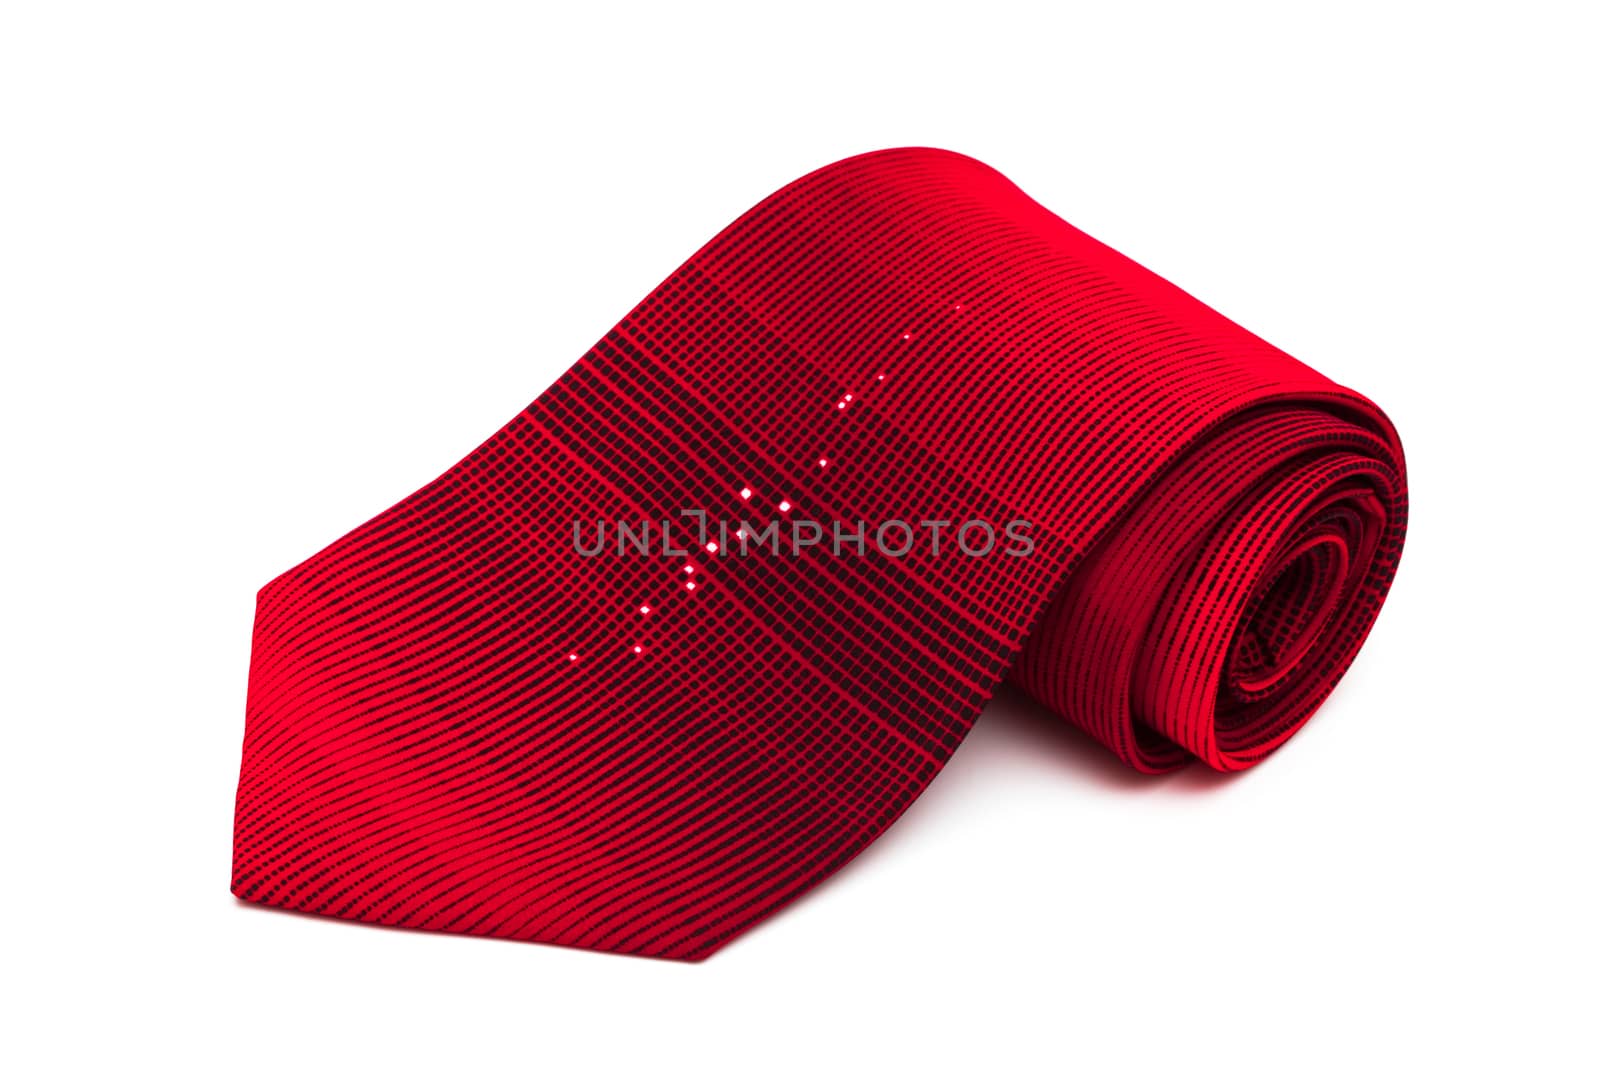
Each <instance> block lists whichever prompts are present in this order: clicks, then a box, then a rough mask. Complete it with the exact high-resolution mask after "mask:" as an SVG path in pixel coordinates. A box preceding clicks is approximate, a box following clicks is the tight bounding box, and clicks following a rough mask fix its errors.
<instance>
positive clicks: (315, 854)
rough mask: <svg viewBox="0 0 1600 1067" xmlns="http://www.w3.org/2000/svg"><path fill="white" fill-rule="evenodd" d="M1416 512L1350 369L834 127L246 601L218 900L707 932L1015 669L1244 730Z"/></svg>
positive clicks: (1386, 428) (1189, 733)
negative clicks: (527, 390) (250, 631)
mask: <svg viewBox="0 0 1600 1067" xmlns="http://www.w3.org/2000/svg"><path fill="white" fill-rule="evenodd" d="M1405 518H1406V485H1405V473H1404V461H1403V458H1402V454H1401V447H1400V442H1399V439H1398V437H1397V435H1396V433H1395V431H1394V429H1393V427H1392V426H1391V425H1390V423H1389V421H1388V419H1387V418H1386V417H1385V416H1384V414H1383V413H1382V412H1381V411H1380V410H1379V409H1378V408H1377V407H1376V406H1375V405H1374V404H1373V403H1372V402H1370V401H1369V400H1367V399H1366V398H1364V397H1363V396H1361V395H1360V394H1357V393H1355V392H1352V391H1351V390H1349V389H1347V388H1344V387H1342V386H1340V385H1337V384H1335V383H1334V382H1332V381H1330V380H1328V379H1327V378H1325V377H1323V376H1322V375H1320V374H1318V373H1317V372H1316V371H1313V370H1311V369H1310V368H1308V367H1306V366H1304V365H1303V364H1301V363H1299V362H1297V361H1296V360H1294V359H1293V358H1291V357H1289V356H1288V355H1286V354H1284V353H1283V352H1281V351H1279V350H1278V349H1276V348H1274V347H1273V346H1271V345H1270V344H1267V343H1266V342H1264V341H1262V340H1261V339H1259V338H1257V337H1255V336H1254V335H1252V334H1250V333H1249V332H1247V331H1246V330H1244V329H1243V328H1241V327H1239V326H1238V325H1236V324H1234V323H1233V322H1231V321H1229V320H1228V319H1226V318H1224V317H1223V316H1222V315H1220V314H1218V313H1217V312H1215V311H1212V310H1211V309H1210V308H1208V307H1206V306H1205V305H1203V304H1201V303H1200V302H1199V301H1197V300H1195V299H1194V298H1193V297H1191V296H1189V295H1188V294H1186V293H1184V292H1183V291H1182V290H1180V289H1178V288H1176V287H1175V286H1173V285H1171V284H1169V283H1168V282H1166V281H1163V280H1162V279H1161V278H1159V277H1157V276H1155V275H1154V274H1152V273H1150V272H1149V271H1147V270H1145V269H1143V268H1142V267H1140V266H1138V265H1137V264H1135V263H1133V262H1132V261H1131V260H1129V259H1127V258H1125V257H1123V256H1121V255H1119V254H1118V253H1116V252H1114V251H1112V250H1111V249H1109V248H1107V247H1105V246H1104V245H1102V244H1100V243H1099V242H1097V241H1095V240H1093V239H1092V238H1090V237H1088V236H1086V235H1085V234H1083V233H1082V232H1080V231H1078V230H1077V229H1074V228H1073V227H1072V226H1070V225H1068V224H1067V223H1065V222H1063V221H1062V220H1061V219H1059V218H1057V217H1056V216H1055V215H1053V214H1051V213H1050V212H1048V211H1046V210H1045V209H1044V208H1042V207H1040V206H1039V205H1038V204H1036V203H1035V202H1033V201H1032V200H1031V199H1029V198H1028V197H1027V196H1026V195H1024V194H1023V193H1022V192H1021V191H1020V190H1019V189H1018V188H1017V187H1016V186H1014V185H1013V184H1012V183H1011V182H1010V181H1008V180H1007V179H1006V178H1004V177H1003V176H1001V175H1000V174H999V173H997V172H996V171H995V170H993V169H991V168H990V167H988V166H986V165H984V164H982V163H979V162H977V161H975V160H973V159H970V158H967V157H965V156H961V155H958V154H955V153H951V152H946V151H941V150H935V149H925V148H907V149H891V150H886V151H881V152H873V153H869V154H867V155H863V156H857V157H854V158H851V159H847V160H844V161H842V162H839V163H835V164H833V165H831V166H827V167H824V168H822V169H821V170H818V171H815V172H814V173H812V174H809V175H807V176H806V177H804V178H801V179H799V180H798V181H796V182H794V183H792V184H791V185H789V186H787V187H785V188H784V189H782V190H780V191H779V192H777V193H775V194H774V195H772V196H771V197H769V198H768V199H766V200H765V201H763V202H762V203H761V204H759V205H758V206H756V207H755V208H753V209H752V210H750V211H749V212H748V213H746V214H745V215H744V216H743V217H741V218H740V219H739V220H738V221H736V222H735V223H733V224H732V225H731V226H729V227H728V228H727V229H726V230H724V231H723V232H722V233H721V234H719V235H718V236H717V237H715V238H714V239H713V240H712V241H711V242H710V243H709V244H707V245H706V246H705V247H704V248H702V249H701V250H700V251H699V252H697V253H696V254H695V255H694V256H693V257H692V258H690V259H689V261H688V262H686V263H685V264H684V265H683V266H682V267H680V268H679V269H678V270H677V271H676V272H674V273H673V274H672V276H671V277H670V278H668V279H667V280H666V281H665V282H663V283H662V284H661V285H660V286H659V287H658V288H657V289H656V290H655V291H654V292H652V293H651V294H650V295H649V296H648V297H646V298H645V300H644V301H643V302H642V303H640V304H639V305H638V307H636V308H635V309H634V310H633V311H632V312H631V313H630V314H629V315H628V316H627V317H626V318H625V319H624V320H623V321H622V322H620V323H618V324H617V325H616V326H615V327H614V328H613V329H612V330H611V331H610V332H609V333H607V334H606V335H605V337H604V338H603V339H602V340H601V341H600V342H599V343H598V344H596V345H595V346H594V347H593V349H591V350H590V351H589V352H588V353H587V354H586V355H584V356H583V358H582V359H580V360H579V361H578V362H577V363H576V364H575V365H574V366H573V367H572V368H571V369H570V370H568V371H567V372H566V374H565V375H563V376H562V377H561V378H560V379H559V380H558V381H557V382H556V383H555V384H554V385H553V386H551V387H550V389H549V390H548V391H547V392H545V393H544V395H542V396H540V397H539V398H538V399H537V400H535V401H534V402H533V403H532V404H531V405H530V406H529V407H527V408H526V410H524V411H522V412H521V413H520V414H518V415H517V416H516V417H515V418H514V419H512V421H511V422H510V423H509V424H507V425H506V426H505V427H504V428H503V429H501V430H500V431H499V432H498V433H496V434H495V435H494V436H493V437H492V438H490V439H489V440H488V441H487V442H485V443H484V444H483V445H482V446H481V447H479V448H478V449H477V450H476V451H474V452H473V453H472V454H471V455H469V456H468V457H466V458H465V459H464V460H462V461H461V462H460V463H458V464H456V465H455V466H454V467H452V468H451V469H450V470H449V471H447V472H446V473H445V474H444V475H442V476H441V477H439V478H438V479H437V480H435V481H434V482H432V483H431V484H429V485H427V486H426V487H424V488H422V489H421V490H419V491H418V492H416V493H414V494H413V495H411V496H410V497H408V498H406V499H405V500H403V501H401V502H400V503H398V504H396V505H395V506H394V507H392V508H390V509H389V510H387V511H385V512H384V513H383V514H381V515H379V516H377V517H376V518H374V519H372V520H371V521H369V522H367V523H365V524H364V525H362V526H361V527H359V528H358V529H356V530H354V531H352V532H350V533H349V534H347V535H345V536H344V537H342V538H340V539H339V540H338V541H336V542H334V543H333V544H332V545H330V546H328V547H327V548H325V549H324V550H322V551H321V552H319V553H317V554H316V555H315V556H313V557H312V558H311V559H308V560H306V561H305V562H303V563H301V564H299V565H298V566H296V567H294V568H293V569H291V570H290V571H289V572H288V573H286V574H284V575H282V576H280V577H279V578H277V579H275V580H273V581H272V582H270V583H268V584H267V585H266V587H265V588H263V589H262V590H261V592H260V594H259V597H258V607H257V617H256V624H255V632H254V644H253V649H252V659H251V667H250V680H249V695H248V708H247V714H246V726H245V739H244V752H243V762H242V769H241V772H240V777H239V790H238V801H237V809H236V816H235V846H234V861H233V886H232V887H233V891H234V893H236V894H237V895H238V896H240V897H241V898H243V899H245V900H250V901H257V902H260V903H263V904H270V905H277V906H281V907H285V908H291V909H296V910H300V911H306V912H314V913H318V914H322V915H330V916H339V917H343V918H350V919H359V920H365V921H369V922H377V923H385V924H392V925H397V926H407V927H419V928H424V929H430V930H442V931H452V932H457V933H468V934H480V935H489V936H496V937H506V938H518V939H524V940H530V941H541V942H552V943H556V944H563V945H575V946H582V947H585V948H592V949H602V950H609V951H615V952H625V953H636V954H641V955H650V956H662V957H672V958H681V959H701V958H704V957H706V956H708V955H709V954H711V953H712V952H713V951H715V950H716V949H717V948H718V947H719V946H721V945H723V944H725V943H727V942H728V941H729V940H730V939H731V938H733V937H734V936H736V935H737V934H738V933H740V932H741V931H743V930H745V929H747V928H748V927H750V926H751V925H752V924H754V923H756V922H758V921H759V920H760V919H762V918H763V917H764V916H766V915H768V914H770V913H771V912H773V911H774V910H775V909H777V908H779V907H781V906H783V905H784V904H785V903H786V902H788V901H791V900H793V899H794V898H795V897H796V896H797V895H799V894H801V893H803V892H804V891H805V890H807V889H808V888H809V887H811V886H813V885H815V884H817V882H818V881H820V880H821V879H823V878H826V877H827V876H828V875H829V874H830V873H832V872H833V871H835V870H837V869H838V868H839V867H840V866H841V865H842V864H844V863H846V862H847V861H848V860H850V858H851V857H853V856H854V855H855V854H856V853H857V852H859V851H860V850H861V849H862V848H864V847H865V846H866V845H867V844H868V843H870V842H871V841H872V840H873V839H874V838H875V837H877V836H878V835H879V834H881V833H882V832H883V831H884V829H885V828H886V827H888V826H889V825H890V824H891V823H892V822H893V821H894V820H895V819H896V818H897V817H898V816H899V815H900V814H901V813H902V812H903V811H904V810H905V809H906V807H907V805H909V804H910V803H911V802H912V801H913V800H914V799H915V798H916V797H917V795H918V794H919V793H920V792H921V791H922V790H923V789H924V788H925V787H926V786H927V785H928V783H929V782H930V781H931V780H932V778H933V777H934V775H935V774H937V773H938V771H939V769H940V768H941V767H942V766H943V765H944V763H945V761H946V760H947V759H949V757H950V755H951V753H952V751H953V750H954V749H955V747H956V745H957V744H958V743H959V742H960V741H961V739H962V737H963V736H965V734H966V732H967V731H968V729H969V728H970V727H971V726H972V724H973V721H974V719H975V718H976V717H977V715H978V713H979V711H980V710H981V709H982V707H983V706H984V703H985V702H986V701H987V700H988V699H989V697H990V696H991V695H992V694H993V693H994V692H995V690H996V688H997V687H998V686H999V685H1000V683H1001V682H1002V680H1003V679H1005V678H1007V677H1008V676H1009V677H1011V678H1012V679H1014V680H1015V681H1016V682H1017V683H1018V684H1019V685H1020V686H1021V687H1022V688H1023V689H1025V690H1026V691H1027V692H1028V693H1029V694H1031V695H1032V696H1033V697H1034V698H1036V699H1037V700H1038V701H1039V702H1041V703H1042V704H1044V705H1046V706H1047V707H1049V708H1051V709H1054V710H1055V711H1056V712H1059V713H1060V714H1061V715H1064V716H1066V717H1067V718H1068V719H1070V720H1071V721H1072V722H1074V723H1076V724H1077V725H1078V726H1080V727H1082V728H1083V729H1084V730H1086V731H1088V732H1089V733H1091V734H1092V735H1093V736H1095V737H1096V738H1098V739H1099V740H1100V741H1102V742H1103V743H1104V744H1105V745H1107V746H1108V747H1109V748H1110V749H1111V750H1112V751H1113V752H1115V753H1116V755H1117V756H1118V757H1120V758H1121V759H1122V760H1124V761H1126V762H1127V763H1128V764H1129V765H1130V766H1132V767H1134V768H1137V769H1139V770H1141V771H1148V772H1154V771H1162V770H1167V769H1170V768H1173V767H1176V766H1178V765H1180V764H1181V763H1183V762H1185V761H1187V760H1192V759H1199V760H1203V761H1205V762H1206V763H1208V764H1210V765H1211V766H1212V767H1215V768H1217V769H1219V770H1236V769H1239V768H1243V767H1248V766H1250V765H1251V764H1253V763H1255V762H1257V761H1259V760H1261V759H1262V758H1263V757H1265V756H1267V755H1268V754H1269V753H1271V752H1272V751H1273V750H1275V749H1276V748H1277V747H1278V746H1279V745H1281V744H1283V742H1284V741H1285V740H1286V739H1287V738H1288V737H1289V736H1290V735H1292V734H1293V733H1294V732H1295V731H1296V730H1297V729H1298V728H1299V727H1300V726H1301V725H1302V724H1303V723H1304V722H1305V721H1306V720H1307V718H1308V717H1309V716H1310V715H1311V713H1312V712H1313V711H1314V710H1315V709H1316V707H1317V706H1318V705H1319V704H1320V703H1321V702H1322V700H1323V699H1324V698H1325V697H1326V696H1327V695H1328V693H1329V691H1330V690H1331V689H1332V687H1333V686H1334V685H1335V683H1336V682H1337V681H1338V679H1339V677H1340V676H1341V675H1342V673H1343V672H1344V671H1345V669H1346V668H1347V667H1348V666H1349V664H1350V662H1351V660H1352V658H1353V657H1354V656H1355V654H1356V652H1357V650H1358V649H1359V647H1360V645H1361V643H1362V641H1363V640H1364V639H1365V637H1366V635H1367V633H1368V630H1369V628H1370V627H1371V625H1372V622H1373V620H1374V618H1375V617H1376V615H1377V613H1378V610H1379V607H1380V605H1381V603H1382V601H1383V598H1384V595H1385V593H1386V591H1387V589H1388V587H1389V583H1390V581H1391V579H1392V577H1393V574H1394V571H1395V567H1396V564H1397V562H1398V560H1399V556H1400V550H1401V543H1402V540H1403V537H1404V529H1405ZM702 519H703V526H702V525H701V523H702ZM662 520H666V521H667V523H669V524H670V526H669V527H667V526H663V525H662ZM978 520H981V521H982V523H983V524H984V527H987V528H988V529H989V530H990V531H991V533H992V534H993V535H994V537H995V544H994V545H993V546H992V547H991V550H990V551H987V552H980V551H978V549H980V548H982V547H983V544H982V542H983V540H984V536H983V527H980V526H979V525H976V523H977V521H978ZM619 521H620V522H622V523H624V524H627V526H628V528H629V531H630V532H632V533H633V534H634V538H633V540H632V541H631V542H630V541H628V540H627V539H626V538H625V537H624V536H623V534H622V531H621V530H619V529H618V527H617V523H618V522H619ZM652 523H653V524H654V526H652ZM742 523H747V524H748V525H747V526H746V525H741V524H742ZM773 523H776V527H775V529H776V534H775V535H772V534H771V533H770V530H771V529H772V527H771V526H769V524H773ZM813 524H814V525H813ZM835 524H837V526H836V525H835ZM640 528H644V529H645V530H647V531H650V532H651V533H652V534H653V541H652V543H651V544H650V545H649V546H648V547H649V550H648V551H641V550H640V546H639V543H638V539H637V530H638V529H640ZM668 529H670V533H667V535H666V537H665V539H664V538H663V533H664V532H666V530H668ZM1019 531H1020V532H1021V533H1019ZM856 533H859V534H860V535H861V536H860V538H859V540H857V539H855V538H853V537H852V536H851V535H853V534H856ZM600 534H606V535H610V536H609V537H607V538H606V540H605V541H604V542H603V545H602V547H600V548H599V549H598V550H596V544H597V543H598V542H597V535H600ZM841 536H842V538H843V540H842V542H840V540H839V538H840V537H841ZM963 536H964V539H963ZM774 537H775V540H774ZM936 537H937V538H938V539H939V543H938V544H937V546H935V544H934V541H935V539H936ZM814 539H815V540H814ZM663 540H665V542H666V543H665V545H664V544H663ZM1025 541H1026V542H1027V545H1026V548H1027V549H1028V550H1027V551H1024V550H1023V549H1024V547H1025V546H1024V542H1025ZM677 552H682V553H684V554H683V555H677V554H675V553H677ZM1086 817H1087V816H1086ZM952 921H958V920H952Z"/></svg>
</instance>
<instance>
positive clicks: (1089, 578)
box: [1014, 406, 1397, 772]
mask: <svg viewBox="0 0 1600 1067" xmlns="http://www.w3.org/2000/svg"><path fill="white" fill-rule="evenodd" d="M1388 449H1389V446H1388V443H1387V441H1386V439H1385V438H1384V437H1383V435H1382V434H1381V433H1379V432H1376V431H1375V430H1374V429H1373V428H1371V427H1369V426H1367V425H1366V424H1364V422H1363V420H1362V419H1361V418H1360V416H1359V415H1358V414H1357V413H1354V412H1343V411H1338V410H1324V409H1322V408H1318V407H1309V406H1308V407H1305V408H1294V407H1288V406H1281V407H1273V408H1269V409H1265V410H1259V411H1250V412H1245V413H1242V414H1241V415H1239V416H1237V417H1236V418H1234V419H1233V420H1230V421H1229V422H1228V423H1226V424H1224V425H1223V426H1221V427H1219V428H1218V429H1217V430H1216V431H1214V432H1213V433H1212V434H1210V435H1209V436H1208V437H1207V438H1205V439H1204V440H1202V441H1201V442H1200V443H1199V444H1198V445H1197V446H1196V447H1194V448H1193V449H1191V450H1190V451H1189V452H1188V453H1187V454H1186V455H1185V456H1184V457H1182V459H1180V461H1179V462H1178V463H1177V464H1175V465H1174V466H1173V467H1172V468H1171V469H1170V470H1169V471H1168V472H1167V473H1166V474H1165V476H1164V477H1162V478H1161V479H1159V480H1158V481H1157V482H1156V483H1155V484H1154V485H1153V486H1152V488H1151V489H1150V491H1149V492H1147V493H1146V494H1145V495H1143V496H1142V497H1141V498H1140V499H1139V500H1138V501H1137V502H1136V503H1135V504H1134V506H1133V507H1132V509H1131V511H1130V512H1129V513H1128V514H1127V515H1125V516H1123V518H1122V520H1121V521H1120V522H1119V523H1117V524H1115V525H1114V527H1113V528H1112V529H1111V530H1110V531H1109V532H1108V533H1107V534H1106V535H1105V536H1104V537H1103V538H1102V539H1101V540H1100V541H1099V542H1098V543H1097V544H1096V545H1095V546H1093V548H1092V549H1091V551H1090V552H1089V555H1088V557H1087V558H1086V559H1085V560H1084V561H1083V562H1082V564H1081V565H1080V566H1079V567H1078V569H1077V570H1076V571H1075V573H1074V574H1073V575H1072V576H1071V577H1070V578H1069V579H1068V581H1067V583H1066V585H1065V587H1064V588H1063V590H1062V591H1061V592H1060V593H1059V594H1058V595H1057V596H1056V598H1055V599H1054V600H1053V601H1052V602H1051V604H1050V605H1049V607H1048V608H1047V609H1046V611H1045V613H1044V616H1043V617H1042V619H1041V621H1040V623H1039V626H1038V628H1037V629H1036V631H1035V633H1034V636H1033V637H1032V639H1031V640H1030V641H1029V643H1028V644H1027V646H1025V648H1024V649H1023V652H1022V654H1021V656H1020V657H1019V661H1018V663H1017V666H1016V669H1015V672H1014V673H1015V677H1016V679H1017V680H1018V682H1019V683H1020V684H1021V685H1022V687H1023V688H1024V689H1025V690H1027V691H1028V692H1030V693H1031V694H1032V695H1033V696H1034V697H1035V698H1036V699H1038V700H1040V701H1041V702H1043V703H1044V704H1046V705H1047V706H1049V707H1051V708H1053V709H1055V710H1056V711H1058V712H1060V713H1061V714H1062V715H1064V716H1066V717H1067V718H1068V719H1070V720H1072V721H1073V722H1074V723H1076V724H1078V725H1079V726H1081V727H1083V728H1084V729H1085V730H1087V731H1088V732H1089V733H1091V734H1093V735H1094V736H1095V737H1097V738H1099V739H1100V740H1101V741H1102V742H1104V743H1105V744H1106V745H1107V746H1108V747H1110V748H1111V749H1112V751H1113V752H1115V753H1116V754H1117V755H1118V756H1119V757H1120V758H1121V759H1123V760H1124V761H1125V762H1127V763H1129V764H1130V765H1132V766H1134V767H1136V768H1138V769H1139V770H1143V771H1147V772H1156V771H1163V770H1170V769H1172V768H1174V767H1177V766H1179V765H1181V764H1182V763H1184V762H1186V761H1187V760H1188V759H1190V758H1197V759H1200V760H1202V761H1204V762H1205V763H1207V764H1209V765H1210V766H1212V767H1214V768H1216V769H1218V770H1237V769H1240V768H1243V767H1248V766H1251V765H1253V764H1254V763H1256V762H1259V761H1260V760H1261V759H1262V758H1264V757H1265V756H1266V755H1267V754H1269V753H1270V752H1272V751H1273V750H1274V749H1276V748H1277V747H1278V746H1280V745H1281V744H1283V742H1284V741H1286V740H1287V739H1288V738H1289V737H1290V736H1291V735H1293V733H1294V732H1295V731H1296V730H1297V729H1299V727H1300V726H1301V725H1303V724H1304V723H1305V721H1306V720H1307V719H1308V718H1309V717H1310V715H1311V713H1312V712H1313V711H1315V710H1316V708H1317V706H1318V705H1319V704H1320V703H1321V702H1322V701H1323V699H1324V698H1325V697H1326V696H1327V694H1328V693H1329V692H1330V691H1331V690H1332V688H1333V686H1334V684H1335V683H1336V682H1337V681H1338V679H1339V677H1340V676H1341V675H1342V674H1343V673H1344V671H1345V669H1346V668H1348V666H1349V664H1350V662H1351V660H1352V659H1353V658H1354V657H1355V654H1356V651H1357V650H1358V649H1359V648H1360V645H1361V642H1362V640H1363V639H1364V638H1365V636H1366V633H1367V631H1368V629H1369V628H1370V627H1371V625H1372V622H1373V619H1374V618H1375V617H1376V614H1377V609H1378V605H1379V603H1380V601H1381V589H1382V587H1383V584H1384V582H1385V581H1386V580H1387V574H1386V573H1385V572H1384V570H1383V568H1381V567H1378V566H1375V562H1376V561H1377V560H1379V558H1380V557H1381V553H1382V552H1383V551H1384V550H1385V540H1386V538H1393V537H1394V536H1396V533H1397V531H1396V527H1395V525H1394V524H1393V523H1391V522H1390V521H1388V520H1389V511H1388V508H1387V501H1389V500H1391V499H1393V496H1394V494H1395V492H1396V491H1397V487H1396V486H1395V484H1394V483H1393V471H1394V469H1395V466H1394V463H1393V459H1392V457H1391V456H1390V455H1389V454H1388Z"/></svg>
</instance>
